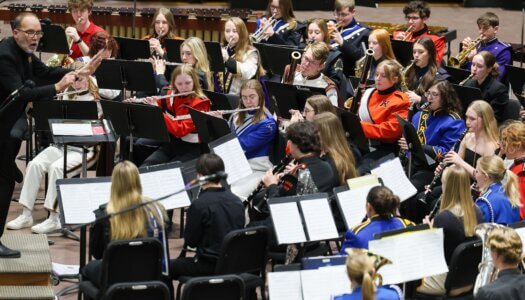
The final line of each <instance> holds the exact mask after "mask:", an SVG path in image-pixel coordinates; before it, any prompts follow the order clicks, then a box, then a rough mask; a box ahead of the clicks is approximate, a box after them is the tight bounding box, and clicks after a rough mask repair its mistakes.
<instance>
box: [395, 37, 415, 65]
mask: <svg viewBox="0 0 525 300" xmlns="http://www.w3.org/2000/svg"><path fill="white" fill-rule="evenodd" d="M391 42H392V50H394V55H395V56H396V60H397V61H398V62H399V63H400V64H401V65H403V67H406V66H408V65H409V64H410V62H411V61H412V59H413V57H412V45H413V44H414V43H412V42H407V41H401V40H391Z"/></svg>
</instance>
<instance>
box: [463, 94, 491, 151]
mask: <svg viewBox="0 0 525 300" xmlns="http://www.w3.org/2000/svg"><path fill="white" fill-rule="evenodd" d="M468 108H470V109H472V110H473V111H474V112H475V113H476V115H477V116H478V117H480V118H481V119H482V120H483V132H484V133H485V135H486V136H487V138H488V139H489V140H490V141H491V142H494V143H497V142H498V125H497V124H498V123H497V122H496V118H495V117H494V110H493V109H492V107H491V106H490V104H489V103H488V102H487V101H485V100H476V101H473V102H472V103H470V105H469V106H468Z"/></svg>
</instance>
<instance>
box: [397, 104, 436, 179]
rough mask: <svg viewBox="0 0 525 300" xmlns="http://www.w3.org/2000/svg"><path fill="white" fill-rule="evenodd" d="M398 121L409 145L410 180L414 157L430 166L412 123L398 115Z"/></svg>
mask: <svg viewBox="0 0 525 300" xmlns="http://www.w3.org/2000/svg"><path fill="white" fill-rule="evenodd" d="M396 118H397V121H398V122H399V126H401V130H403V137H404V138H405V140H406V142H407V145H408V151H410V155H409V156H408V172H407V173H408V174H407V175H408V178H410V175H411V174H412V157H415V158H417V159H418V160H419V161H420V162H422V163H423V164H425V165H429V163H428V161H427V158H426V155H425V151H424V150H423V146H421V142H420V141H419V138H418V136H417V132H416V129H415V128H414V126H412V124H410V122H408V121H407V120H405V119H403V118H401V117H400V116H399V115H398V114H396Z"/></svg>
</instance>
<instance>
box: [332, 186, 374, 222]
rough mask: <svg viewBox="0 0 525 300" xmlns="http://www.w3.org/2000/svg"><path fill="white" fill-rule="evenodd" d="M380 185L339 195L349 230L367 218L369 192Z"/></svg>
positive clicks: (364, 187)
mask: <svg viewBox="0 0 525 300" xmlns="http://www.w3.org/2000/svg"><path fill="white" fill-rule="evenodd" d="M379 185H380V184H379V183H376V184H374V185H367V186H362V187H358V188H354V189H351V190H348V191H344V192H341V193H338V194H337V198H338V199H339V204H340V206H341V212H342V213H343V217H344V218H345V222H346V224H347V226H348V227H349V228H351V227H353V226H355V225H358V224H360V223H361V221H363V218H364V217H365V216H366V196H367V195H368V192H370V190H371V189H372V188H373V187H375V186H379Z"/></svg>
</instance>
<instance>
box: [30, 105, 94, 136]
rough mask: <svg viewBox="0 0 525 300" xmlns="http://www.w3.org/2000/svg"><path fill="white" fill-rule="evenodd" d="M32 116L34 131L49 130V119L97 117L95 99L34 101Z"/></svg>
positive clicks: (91, 118)
mask: <svg viewBox="0 0 525 300" xmlns="http://www.w3.org/2000/svg"><path fill="white" fill-rule="evenodd" d="M33 118H35V131H50V130H51V129H50V128H49V122H48V120H49V119H75V120H95V119H97V118H98V112H97V103H96V102H95V101H63V100H53V101H35V102H33Z"/></svg>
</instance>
